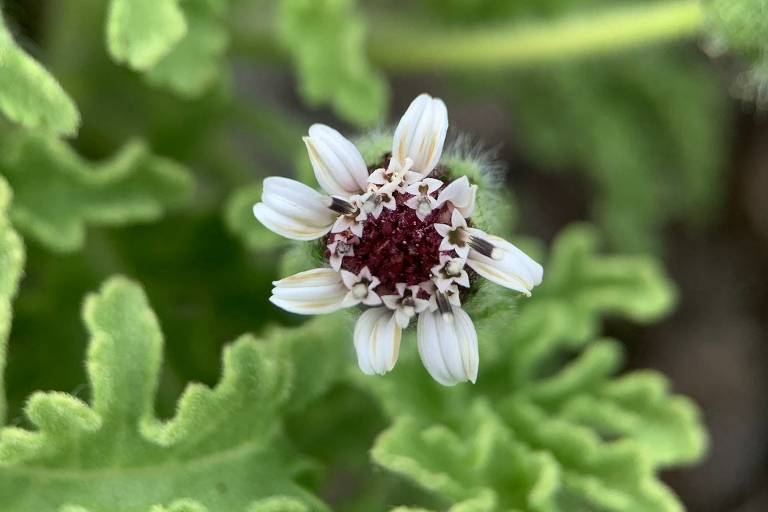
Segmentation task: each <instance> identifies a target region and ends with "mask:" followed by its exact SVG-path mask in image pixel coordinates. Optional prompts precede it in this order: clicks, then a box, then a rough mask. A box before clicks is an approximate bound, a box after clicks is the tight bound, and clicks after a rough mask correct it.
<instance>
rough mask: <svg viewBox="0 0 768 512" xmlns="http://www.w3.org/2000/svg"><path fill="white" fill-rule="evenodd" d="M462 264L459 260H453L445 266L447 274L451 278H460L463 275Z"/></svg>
mask: <svg viewBox="0 0 768 512" xmlns="http://www.w3.org/2000/svg"><path fill="white" fill-rule="evenodd" d="M461 268H462V266H461V263H460V262H459V261H458V260H451V261H449V262H448V263H446V264H445V273H446V275H449V276H458V275H460V274H461Z"/></svg>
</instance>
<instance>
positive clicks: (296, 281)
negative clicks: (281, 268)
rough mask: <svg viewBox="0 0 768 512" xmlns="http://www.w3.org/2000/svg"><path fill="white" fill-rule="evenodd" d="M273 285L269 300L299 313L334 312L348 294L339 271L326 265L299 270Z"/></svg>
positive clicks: (287, 309)
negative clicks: (324, 266)
mask: <svg viewBox="0 0 768 512" xmlns="http://www.w3.org/2000/svg"><path fill="white" fill-rule="evenodd" d="M273 284H274V285H275V287H274V288H273V289H272V296H271V297H270V298H269V300H270V302H272V303H273V304H275V305H276V306H279V307H281V308H283V309H285V310H286V311H290V312H291V313H298V314H300V315H316V314H321V313H330V312H333V311H336V310H337V309H340V308H341V307H342V301H343V299H344V296H345V295H346V293H347V289H346V287H345V286H344V283H342V281H341V276H340V275H339V273H338V272H336V271H334V270H332V269H329V268H316V269H312V270H307V271H305V272H299V273H298V274H295V275H293V276H290V277H286V278H285V279H281V280H280V281H275V282H274V283H273Z"/></svg>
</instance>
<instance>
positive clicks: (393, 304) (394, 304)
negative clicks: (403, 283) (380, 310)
mask: <svg viewBox="0 0 768 512" xmlns="http://www.w3.org/2000/svg"><path fill="white" fill-rule="evenodd" d="M381 300H382V302H384V305H385V306H387V307H388V308H389V309H397V308H398V307H399V306H400V296H398V295H382V296H381Z"/></svg>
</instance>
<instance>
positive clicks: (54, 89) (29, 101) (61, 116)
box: [0, 12, 80, 135]
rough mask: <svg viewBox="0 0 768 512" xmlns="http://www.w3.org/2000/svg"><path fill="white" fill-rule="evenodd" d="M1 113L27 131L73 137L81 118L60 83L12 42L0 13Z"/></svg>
mask: <svg viewBox="0 0 768 512" xmlns="http://www.w3.org/2000/svg"><path fill="white" fill-rule="evenodd" d="M0 69H2V73H0V111H2V112H3V113H4V114H5V115H6V116H7V117H8V118H9V119H11V120H12V121H15V122H17V123H19V124H21V125H23V126H26V127H27V128H38V129H42V130H46V131H50V132H51V133H54V134H60V135H74V134H75V133H76V132H77V128H78V125H79V124H80V114H79V113H78V111H77V107H76V106H75V104H74V103H73V102H72V99H71V98H70V97H69V96H67V93H66V92H64V90H63V89H62V88H61V86H60V85H59V83H58V82H57V81H56V79H54V78H53V77H52V76H51V75H49V74H48V72H47V71H46V70H45V69H44V68H43V67H42V66H41V65H40V64H39V63H37V62H36V61H35V60H34V59H32V58H31V57H30V56H29V55H27V54H26V53H25V52H24V50H22V49H21V48H19V47H18V46H17V45H16V43H15V42H14V40H13V38H12V37H11V34H10V32H9V30H8V26H7V25H6V22H5V19H4V17H3V15H2V12H0Z"/></svg>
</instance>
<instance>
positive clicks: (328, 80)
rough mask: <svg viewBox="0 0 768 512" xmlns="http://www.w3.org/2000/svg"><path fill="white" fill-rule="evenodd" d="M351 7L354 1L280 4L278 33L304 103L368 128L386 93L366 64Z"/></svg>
mask: <svg viewBox="0 0 768 512" xmlns="http://www.w3.org/2000/svg"><path fill="white" fill-rule="evenodd" d="M354 9H355V6H354V2H353V0H282V1H281V2H280V10H279V11H278V29H279V33H280V36H281V40H282V42H283V44H284V45H285V46H286V48H287V49H288V52H289V53H290V54H291V57H292V59H293V61H294V63H295V66H296V70H297V73H298V78H299V86H300V91H301V93H302V95H303V96H304V97H305V98H306V100H307V101H308V102H309V103H310V104H311V105H319V104H321V103H329V104H331V105H332V106H333V107H334V109H335V110H336V111H337V112H338V113H339V115H340V116H342V117H344V118H345V119H347V120H349V121H351V122H354V123H356V124H358V125H360V126H370V125H372V124H375V123H376V122H378V121H380V120H381V118H382V116H383V113H384V108H385V106H386V101H387V92H386V86H385V85H384V81H383V78H382V77H381V76H380V75H379V74H378V72H376V71H374V70H373V68H372V67H371V66H370V65H369V63H368V61H367V60H366V57H365V24H364V23H363V21H362V19H361V18H360V15H359V14H358V13H356V12H355V10H354Z"/></svg>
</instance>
